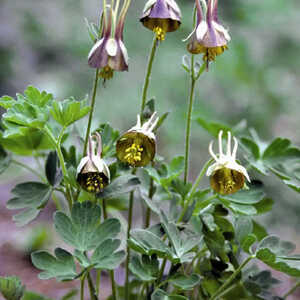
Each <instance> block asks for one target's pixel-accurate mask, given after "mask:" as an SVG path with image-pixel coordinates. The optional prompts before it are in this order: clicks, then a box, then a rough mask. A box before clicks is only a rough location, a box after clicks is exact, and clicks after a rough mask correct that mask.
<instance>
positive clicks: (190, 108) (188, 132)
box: [183, 55, 196, 184]
mask: <svg viewBox="0 0 300 300" xmlns="http://www.w3.org/2000/svg"><path fill="white" fill-rule="evenodd" d="M195 84H196V79H195V76H194V55H192V59H191V87H190V96H189V104H188V111H187V119H186V131H185V157H184V177H183V181H184V184H186V183H187V180H188V172H189V170H188V169H189V153H190V137H191V120H192V111H193V104H194V92H195Z"/></svg>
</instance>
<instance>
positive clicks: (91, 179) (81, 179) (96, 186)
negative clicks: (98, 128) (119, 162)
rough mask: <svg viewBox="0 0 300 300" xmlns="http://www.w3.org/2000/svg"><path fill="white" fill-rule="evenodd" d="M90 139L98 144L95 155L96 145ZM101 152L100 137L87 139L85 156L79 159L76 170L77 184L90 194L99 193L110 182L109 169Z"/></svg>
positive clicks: (97, 134)
mask: <svg viewBox="0 0 300 300" xmlns="http://www.w3.org/2000/svg"><path fill="white" fill-rule="evenodd" d="M92 138H96V140H97V143H98V149H97V154H95V146H96V145H95V142H94V141H93V139H92ZM101 151H102V142H101V136H100V134H99V133H96V135H94V136H92V137H89V141H88V148H87V156H85V157H83V158H82V159H81V161H80V163H79V165H78V168H77V182H78V183H79V184H80V185H81V187H82V188H83V189H85V190H86V191H88V192H90V193H99V192H100V191H102V190H103V188H104V187H105V186H107V185H108V184H109V181H110V173H109V169H108V167H107V165H106V163H105V162H104V160H103V159H102V158H101Z"/></svg>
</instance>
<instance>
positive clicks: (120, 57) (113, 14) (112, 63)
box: [88, 0, 131, 79]
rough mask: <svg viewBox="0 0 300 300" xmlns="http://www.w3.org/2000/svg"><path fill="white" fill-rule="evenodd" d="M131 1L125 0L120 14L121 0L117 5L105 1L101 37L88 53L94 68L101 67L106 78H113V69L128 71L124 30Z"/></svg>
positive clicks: (100, 74) (90, 63)
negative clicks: (113, 5)
mask: <svg viewBox="0 0 300 300" xmlns="http://www.w3.org/2000/svg"><path fill="white" fill-rule="evenodd" d="M130 1H131V0H124V1H123V7H122V9H121V11H120V13H119V16H118V8H119V2H120V0H119V1H117V2H116V5H115V7H111V6H109V5H106V0H104V1H103V7H104V8H103V19H102V34H101V39H100V40H99V41H97V42H96V43H95V45H94V46H93V47H92V49H91V51H90V53H89V55H88V64H89V66H91V67H92V68H97V69H101V71H100V73H99V76H100V77H102V78H104V79H110V78H112V76H113V71H128V54H127V49H126V47H125V45H124V42H123V30H124V21H125V16H126V13H127V10H128V8H129V5H130ZM117 16H118V18H117ZM117 19H118V20H117Z"/></svg>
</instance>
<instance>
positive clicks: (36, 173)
mask: <svg viewBox="0 0 300 300" xmlns="http://www.w3.org/2000/svg"><path fill="white" fill-rule="evenodd" d="M11 162H12V163H14V164H15V165H19V166H21V167H22V168H24V169H26V170H28V171H29V172H31V173H33V174H34V175H36V176H37V177H38V178H39V179H41V180H42V181H43V182H45V178H44V177H43V175H42V174H40V173H39V172H37V171H36V170H34V169H33V168H31V167H29V166H28V165H26V164H24V163H22V162H20V161H18V160H15V159H12V160H11Z"/></svg>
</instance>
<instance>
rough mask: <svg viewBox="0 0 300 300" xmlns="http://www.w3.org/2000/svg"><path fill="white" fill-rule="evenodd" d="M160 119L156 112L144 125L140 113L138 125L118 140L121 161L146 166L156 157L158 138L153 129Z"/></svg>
mask: <svg viewBox="0 0 300 300" xmlns="http://www.w3.org/2000/svg"><path fill="white" fill-rule="evenodd" d="M158 119H159V118H158V117H157V116H156V112H155V113H153V115H152V116H151V117H150V119H149V120H148V121H147V122H145V123H144V124H143V125H142V124H141V118H140V115H137V123H136V125H135V126H134V127H132V128H131V129H129V130H128V131H126V132H125V133H124V134H123V135H122V136H121V137H120V138H119V140H118V141H117V145H116V152H117V157H118V159H119V160H120V161H122V162H124V163H127V164H129V165H130V166H132V167H144V166H146V165H147V164H148V163H149V162H150V161H152V160H153V159H154V156H155V152H156V139H155V135H154V133H153V130H154V128H155V126H156V124H157V122H158Z"/></svg>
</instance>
